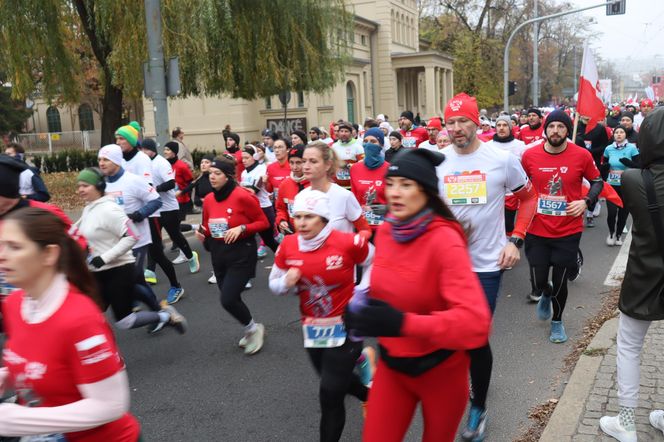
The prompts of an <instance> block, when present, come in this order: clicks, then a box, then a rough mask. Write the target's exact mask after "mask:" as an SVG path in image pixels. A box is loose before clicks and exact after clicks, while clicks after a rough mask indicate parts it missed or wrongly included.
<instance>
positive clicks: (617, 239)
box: [616, 236, 623, 246]
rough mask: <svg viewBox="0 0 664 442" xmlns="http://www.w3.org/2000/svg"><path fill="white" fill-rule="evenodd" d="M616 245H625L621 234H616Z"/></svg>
mask: <svg viewBox="0 0 664 442" xmlns="http://www.w3.org/2000/svg"><path fill="white" fill-rule="evenodd" d="M616 245H617V246H622V245H623V242H622V237H621V236H616Z"/></svg>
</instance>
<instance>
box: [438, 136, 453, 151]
mask: <svg viewBox="0 0 664 442" xmlns="http://www.w3.org/2000/svg"><path fill="white" fill-rule="evenodd" d="M450 144H452V141H450V136H449V135H447V134H446V133H442V132H441V133H439V134H438V137H437V138H436V145H437V146H438V150H440V149H445V148H446V147H447V146H449V145H450Z"/></svg>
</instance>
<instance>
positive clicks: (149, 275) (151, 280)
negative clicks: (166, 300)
mask: <svg viewBox="0 0 664 442" xmlns="http://www.w3.org/2000/svg"><path fill="white" fill-rule="evenodd" d="M143 276H144V277H145V282H147V283H148V284H150V285H155V284H156V283H157V274H156V273H155V272H153V271H152V270H148V269H145V270H144V271H143Z"/></svg>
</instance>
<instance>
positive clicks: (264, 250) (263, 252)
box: [256, 246, 267, 259]
mask: <svg viewBox="0 0 664 442" xmlns="http://www.w3.org/2000/svg"><path fill="white" fill-rule="evenodd" d="M256 255H257V256H258V258H259V259H263V258H265V257H266V256H267V247H265V246H259V247H258V253H256Z"/></svg>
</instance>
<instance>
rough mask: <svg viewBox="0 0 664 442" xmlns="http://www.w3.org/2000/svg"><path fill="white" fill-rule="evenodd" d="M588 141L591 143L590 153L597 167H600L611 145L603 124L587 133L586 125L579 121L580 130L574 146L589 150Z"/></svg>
mask: <svg viewBox="0 0 664 442" xmlns="http://www.w3.org/2000/svg"><path fill="white" fill-rule="evenodd" d="M586 141H588V142H590V148H589V150H590V153H591V154H592V156H593V160H595V165H596V166H597V167H599V165H600V163H601V162H602V156H603V155H604V149H606V146H608V145H609V144H611V141H610V140H609V134H608V133H606V127H605V126H604V125H603V124H601V123H598V124H597V126H595V127H594V128H593V130H591V131H590V132H588V133H586V125H585V124H583V122H581V121H579V128H578V130H577V133H576V140H575V141H574V144H576V145H577V146H581V147H586V148H588V147H587V146H586Z"/></svg>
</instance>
